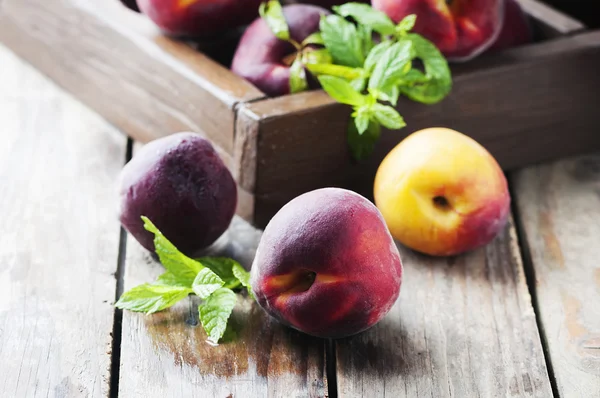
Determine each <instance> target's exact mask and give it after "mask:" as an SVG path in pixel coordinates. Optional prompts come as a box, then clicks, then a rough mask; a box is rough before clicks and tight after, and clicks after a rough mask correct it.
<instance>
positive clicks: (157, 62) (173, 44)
mask: <svg viewBox="0 0 600 398" xmlns="http://www.w3.org/2000/svg"><path fill="white" fill-rule="evenodd" d="M1 4H2V7H0V41H1V42H3V43H5V44H6V45H7V46H9V47H11V48H12V49H13V51H15V52H16V53H18V54H19V56H21V57H23V58H25V59H27V60H28V62H30V63H32V64H33V65H35V66H36V68H38V69H40V70H42V71H43V72H44V73H45V74H47V75H48V76H50V77H51V78H52V79H54V80H55V81H57V82H58V83H59V84H60V85H61V86H62V87H65V88H66V89H67V90H69V91H71V92H72V93H74V94H75V95H76V96H77V97H78V98H80V99H81V100H82V101H83V102H84V103H86V104H87V105H89V106H91V107H93V108H94V109H95V110H96V111H97V112H98V113H100V114H101V115H102V116H104V117H106V119H107V120H109V121H110V122H111V123H113V124H114V125H116V126H117V127H119V128H120V129H121V130H123V131H125V132H126V133H127V134H128V135H130V136H131V137H134V138H136V139H137V140H140V141H144V142H146V141H150V140H151V139H154V138H157V137H161V136H165V135H167V134H173V133H175V132H178V131H195V132H204V133H205V134H206V135H207V136H209V137H210V139H211V140H212V141H213V142H214V143H215V144H217V145H219V146H220V147H221V148H222V149H223V150H224V151H226V152H228V153H231V150H232V146H233V125H234V111H233V109H234V107H235V106H236V104H238V103H240V102H244V101H248V100H253V99H257V98H262V97H264V94H262V93H261V92H260V91H259V90H258V89H256V88H255V87H254V86H252V85H251V84H250V83H248V82H247V81H245V80H244V79H242V78H241V77H239V76H236V75H234V74H233V73H231V72H229V71H228V70H227V69H226V68H225V67H224V66H222V65H219V64H218V63H217V62H215V61H213V60H212V59H210V58H209V57H207V56H206V55H204V54H202V53H199V52H198V51H196V49H195V48H193V47H192V46H190V45H188V44H187V43H184V42H180V41H176V40H172V39H169V38H167V37H165V36H163V35H161V34H160V32H159V31H158V29H157V28H156V27H155V26H154V25H153V24H152V22H150V20H149V19H148V18H146V17H144V16H143V15H140V14H136V13H134V12H132V11H130V10H128V9H127V8H125V7H124V6H123V5H122V4H121V3H120V2H119V1H117V0H86V1H78V0H44V1H39V0H2V1H1ZM232 43H233V45H234V44H235V40H223V41H222V42H217V41H215V40H213V43H212V45H213V46H214V47H215V48H217V49H218V48H219V47H223V46H229V47H231V45H232ZM206 45H211V43H207V44H206ZM231 51H233V49H231Z"/></svg>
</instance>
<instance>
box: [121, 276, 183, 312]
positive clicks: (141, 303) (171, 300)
mask: <svg viewBox="0 0 600 398" xmlns="http://www.w3.org/2000/svg"><path fill="white" fill-rule="evenodd" d="M190 293H192V289H190V288H186V287H182V286H166V285H150V284H147V283H146V284H143V285H140V286H136V287H134V288H133V289H131V290H128V291H127V292H125V293H123V295H121V298H120V299H119V301H117V303H116V304H115V306H116V307H117V308H120V309H123V310H129V311H136V312H145V313H147V314H152V313H154V312H158V311H162V310H164V309H165V308H169V307H171V306H173V305H174V304H175V303H177V302H178V301H181V300H183V299H184V298H186V297H187V296H188V295H189V294H190Z"/></svg>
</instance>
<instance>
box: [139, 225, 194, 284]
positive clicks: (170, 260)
mask: <svg viewBox="0 0 600 398" xmlns="http://www.w3.org/2000/svg"><path fill="white" fill-rule="evenodd" d="M142 220H143V221H144V228H145V229H146V230H147V231H149V232H152V233H153V234H154V248H155V250H156V254H157V255H158V258H159V259H160V262H161V263H162V265H164V267H165V268H166V269H167V271H169V272H170V273H171V274H173V276H175V277H176V278H177V279H178V280H180V281H181V282H182V283H189V285H190V286H191V285H192V283H193V281H194V279H195V278H196V275H197V274H198V272H200V270H201V269H202V265H200V264H199V263H198V262H196V261H194V260H192V259H191V258H189V257H187V256H186V255H185V254H183V253H181V252H180V251H179V250H178V249H177V248H176V247H175V245H173V244H172V243H171V242H170V241H169V240H168V239H167V238H165V236H164V235H163V234H162V232H160V231H159V230H158V228H156V226H155V225H154V224H153V223H152V221H150V220H149V219H148V218H147V217H144V216H142Z"/></svg>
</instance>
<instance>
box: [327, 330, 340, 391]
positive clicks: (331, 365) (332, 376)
mask: <svg viewBox="0 0 600 398" xmlns="http://www.w3.org/2000/svg"><path fill="white" fill-rule="evenodd" d="M325 380H327V394H328V398H337V397H338V389H337V361H336V354H335V341H333V339H327V340H326V342H325Z"/></svg>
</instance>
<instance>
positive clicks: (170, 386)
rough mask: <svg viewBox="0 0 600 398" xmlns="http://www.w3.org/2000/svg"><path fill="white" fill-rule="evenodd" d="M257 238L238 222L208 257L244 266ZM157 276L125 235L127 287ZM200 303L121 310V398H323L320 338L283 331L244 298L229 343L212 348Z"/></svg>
mask: <svg viewBox="0 0 600 398" xmlns="http://www.w3.org/2000/svg"><path fill="white" fill-rule="evenodd" d="M259 239H260V232H259V231H257V230H255V229H254V228H252V227H251V226H250V225H249V224H247V223H246V222H245V221H242V220H241V219H240V218H237V217H236V218H235V219H234V221H233V223H232V226H231V227H230V229H229V230H228V232H227V235H226V236H225V237H223V238H222V239H221V240H220V241H219V242H217V244H216V246H215V247H213V248H212V249H211V251H210V254H212V255H225V256H229V257H233V258H236V259H238V260H239V261H240V262H241V263H242V264H244V265H245V266H246V267H249V265H250V263H251V262H252V260H253V258H254V253H255V250H256V246H257V245H258V240H259ZM162 272H164V269H163V268H162V266H161V265H160V264H159V263H158V262H156V261H155V260H153V259H152V258H151V256H150V255H149V253H148V252H147V251H146V250H144V249H143V248H142V247H141V246H140V245H139V244H138V243H137V242H136V241H135V240H133V239H131V238H130V239H129V240H128V243H127V261H126V274H125V288H126V289H129V288H131V287H134V286H136V285H138V284H141V283H144V282H150V281H152V280H154V278H155V277H156V276H158V275H159V274H160V273H162ZM198 304H199V301H198V300H197V298H195V297H194V298H189V299H186V300H184V302H182V303H180V304H177V305H176V306H175V307H173V308H171V309H169V310H166V311H164V312H162V313H158V314H154V315H151V316H145V315H141V314H136V313H130V312H125V313H124V315H123V330H122V331H123V334H122V342H121V370H120V380H121V381H120V383H119V387H120V388H119V392H120V396H123V397H144V398H146V397H160V398H165V397H199V398H206V397H224V398H225V397H248V398H252V397H261V398H262V397H275V398H279V397H290V398H292V397H293V398H296V397H298V398H304V397H315V398H316V397H323V396H325V395H326V392H327V386H326V381H325V376H324V368H325V363H324V343H323V340H320V339H315V338H311V337H309V336H306V335H303V334H301V333H299V332H296V331H293V330H291V329H288V328H285V327H283V326H281V325H280V324H278V323H277V322H275V321H274V320H272V319H271V318H269V316H268V315H266V313H265V312H264V311H263V310H262V309H261V308H260V307H259V306H258V305H257V304H256V303H255V302H253V301H251V300H250V299H248V298H244V299H243V300H241V302H240V301H238V304H237V306H236V308H235V309H234V314H233V318H232V321H231V322H232V325H233V328H232V329H231V331H230V334H229V336H230V338H229V339H226V340H225V341H224V342H221V344H220V345H219V346H218V347H213V346H211V345H209V344H208V343H206V334H205V332H204V330H203V329H202V326H201V325H200V324H199V320H198ZM227 336H228V335H227V334H226V337H227ZM231 336H233V337H231Z"/></svg>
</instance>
